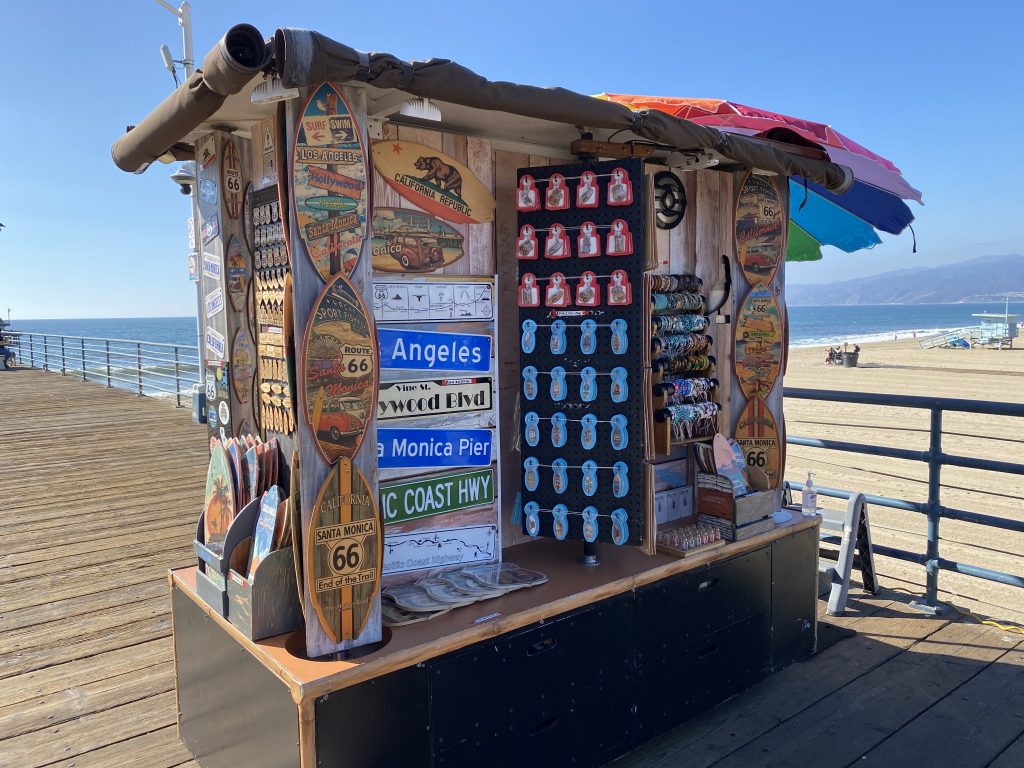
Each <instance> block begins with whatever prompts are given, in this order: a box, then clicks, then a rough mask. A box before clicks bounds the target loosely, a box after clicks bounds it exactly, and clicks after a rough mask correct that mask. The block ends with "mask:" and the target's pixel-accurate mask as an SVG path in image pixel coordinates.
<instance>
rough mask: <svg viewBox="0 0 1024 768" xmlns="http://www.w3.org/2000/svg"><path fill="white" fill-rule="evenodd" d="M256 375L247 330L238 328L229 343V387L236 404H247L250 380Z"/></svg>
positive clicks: (253, 351)
mask: <svg viewBox="0 0 1024 768" xmlns="http://www.w3.org/2000/svg"><path fill="white" fill-rule="evenodd" d="M255 375H256V349H255V347H254V346H253V343H252V341H251V340H250V339H249V330H248V329H247V328H246V327H245V326H239V327H238V330H237V331H235V338H234V340H233V341H232V342H231V386H232V387H234V389H235V396H236V397H238V402H240V403H248V402H249V394H250V393H251V392H252V378H253V376H255Z"/></svg>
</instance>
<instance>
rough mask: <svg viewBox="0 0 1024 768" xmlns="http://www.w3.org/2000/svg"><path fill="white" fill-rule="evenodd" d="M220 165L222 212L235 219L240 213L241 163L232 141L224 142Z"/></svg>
mask: <svg viewBox="0 0 1024 768" xmlns="http://www.w3.org/2000/svg"><path fill="white" fill-rule="evenodd" d="M221 163H222V164H221V169H220V174H221V185H220V186H221V191H222V194H223V195H224V210H225V211H226V212H227V214H228V218H229V219H237V218H238V217H239V216H240V215H241V213H242V163H241V161H240V160H239V159H238V148H237V147H236V146H235V140H234V139H228V140H227V141H225V142H224V158H223V159H222V160H221Z"/></svg>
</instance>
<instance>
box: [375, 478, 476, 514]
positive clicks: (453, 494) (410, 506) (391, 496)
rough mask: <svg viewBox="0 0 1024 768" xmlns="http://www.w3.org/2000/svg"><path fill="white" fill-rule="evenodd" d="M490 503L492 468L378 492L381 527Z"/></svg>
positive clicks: (395, 485)
mask: <svg viewBox="0 0 1024 768" xmlns="http://www.w3.org/2000/svg"><path fill="white" fill-rule="evenodd" d="M493 502H494V469H493V468H492V467H488V468H487V469H481V470H476V471H473V472H458V473H456V474H451V475H442V476H440V477H428V478H417V479H415V480H408V481H403V482H400V483H391V484H385V485H383V486H382V487H381V489H380V509H381V513H382V514H383V516H384V525H391V524H393V523H403V522H405V521H407V520H415V519H417V518H421V517H430V516H431V515H443V514H447V513H448V512H458V511H460V510H463V509H472V508H474V507H481V506H484V505H486V504H492V503H493Z"/></svg>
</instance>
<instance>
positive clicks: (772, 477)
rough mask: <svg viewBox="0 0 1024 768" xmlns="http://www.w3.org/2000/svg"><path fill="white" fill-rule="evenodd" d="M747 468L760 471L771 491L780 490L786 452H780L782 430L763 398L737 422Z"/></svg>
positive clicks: (754, 399) (750, 404)
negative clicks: (780, 430) (783, 459)
mask: <svg viewBox="0 0 1024 768" xmlns="http://www.w3.org/2000/svg"><path fill="white" fill-rule="evenodd" d="M733 437H734V439H735V440H736V442H737V443H738V444H739V446H740V448H742V449H743V455H744V456H745V457H746V460H747V466H753V467H758V468H759V469H761V470H763V471H764V473H765V474H766V475H767V476H768V485H769V487H771V488H778V487H779V477H780V475H781V465H782V451H781V450H780V448H779V429H778V427H777V426H776V424H775V417H774V416H772V412H771V409H770V408H769V407H768V404H767V403H766V402H765V401H764V400H762V399H761V398H760V397H752V398H750V400H748V401H747V405H746V407H745V408H744V409H743V412H742V413H741V414H740V417H739V419H737V421H736V429H735V431H734V435H733Z"/></svg>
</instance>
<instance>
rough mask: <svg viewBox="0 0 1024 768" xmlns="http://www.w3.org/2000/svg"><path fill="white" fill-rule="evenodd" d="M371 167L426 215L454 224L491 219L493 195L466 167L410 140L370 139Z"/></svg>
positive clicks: (477, 222)
mask: <svg viewBox="0 0 1024 768" xmlns="http://www.w3.org/2000/svg"><path fill="white" fill-rule="evenodd" d="M372 153H373V167H374V169H376V171H377V173H379V174H380V176H381V178H382V179H384V181H386V182H387V184H388V186H390V187H391V188H392V189H394V190H395V191H396V192H398V194H400V195H401V196H402V197H403V198H405V199H406V200H408V201H409V202H410V203H412V204H413V205H415V206H416V207H418V208H422V209H423V210H424V211H426V212H427V213H429V214H432V215H434V216H438V217H440V218H442V219H444V220H445V221H452V222H455V223H456V224H481V223H483V222H485V221H492V220H493V219H494V196H493V195H492V194H491V192H490V190H488V189H487V187H485V186H484V185H483V183H482V182H481V181H480V179H478V178H477V177H476V174H474V173H473V172H472V171H471V170H470V169H469V168H468V167H466V166H465V165H463V164H462V163H460V162H459V161H458V160H455V159H454V158H451V157H449V156H448V155H446V154H444V153H443V152H441V151H439V150H436V149H434V148H433V147H428V146H425V145H423V144H416V143H414V142H411V141H400V140H397V139H389V140H385V141H377V142H374V144H373V147H372Z"/></svg>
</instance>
